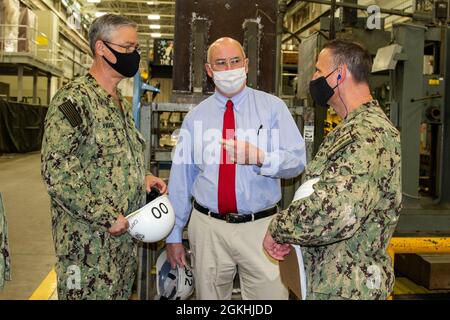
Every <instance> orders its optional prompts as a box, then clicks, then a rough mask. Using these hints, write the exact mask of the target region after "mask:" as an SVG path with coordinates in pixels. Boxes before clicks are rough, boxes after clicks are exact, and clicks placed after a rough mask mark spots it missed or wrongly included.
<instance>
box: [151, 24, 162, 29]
mask: <svg viewBox="0 0 450 320" xmlns="http://www.w3.org/2000/svg"><path fill="white" fill-rule="evenodd" d="M150 29H161V25H159V24H151V25H150Z"/></svg>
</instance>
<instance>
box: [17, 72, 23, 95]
mask: <svg viewBox="0 0 450 320" xmlns="http://www.w3.org/2000/svg"><path fill="white" fill-rule="evenodd" d="M22 98H23V65H19V67H18V72H17V102H21V101H22Z"/></svg>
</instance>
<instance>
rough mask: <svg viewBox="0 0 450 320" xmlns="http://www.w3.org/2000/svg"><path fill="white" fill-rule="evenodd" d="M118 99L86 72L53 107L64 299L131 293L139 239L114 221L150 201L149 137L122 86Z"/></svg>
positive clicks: (50, 161) (48, 170)
mask: <svg viewBox="0 0 450 320" xmlns="http://www.w3.org/2000/svg"><path fill="white" fill-rule="evenodd" d="M119 100H120V102H121V103H120V105H121V106H122V107H119V106H120V105H119V104H118V103H117V102H115V101H114V100H113V98H112V96H110V95H109V94H108V93H107V92H106V91H105V90H104V89H102V88H101V87H100V86H99V84H98V83H97V81H96V80H95V79H94V78H93V77H92V76H91V75H90V74H88V75H86V76H82V77H79V78H77V79H75V80H74V81H73V82H71V83H70V84H68V85H66V86H64V87H63V88H61V89H60V90H59V91H58V92H57V94H56V95H55V97H54V98H53V100H52V103H51V104H50V106H49V109H48V113H47V117H46V120H45V133H44V139H43V145H42V159H41V160H42V176H43V179H44V183H45V184H46V186H47V189H48V193H49V194H50V198H51V212H52V230H53V239H54V244H55V250H56V255H57V263H56V273H57V278H58V297H59V299H129V297H130V295H131V290H132V286H133V282H134V279H135V275H136V270H137V244H136V242H135V240H134V239H132V237H131V236H130V235H129V233H128V232H127V233H124V234H123V235H121V236H117V237H115V236H112V235H110V234H109V233H108V229H109V228H110V227H111V226H112V225H113V224H114V223H115V221H116V220H117V217H118V216H119V215H120V214H122V215H124V216H126V215H127V214H129V213H131V212H133V211H134V210H136V209H138V208H140V207H141V206H142V204H143V201H145V196H144V195H145V190H144V188H145V186H144V181H145V169H144V148H145V143H144V139H143V138H142V136H141V135H140V133H139V132H138V131H137V129H136V128H135V124H134V120H133V117H132V113H131V107H130V104H129V103H128V102H127V101H126V100H125V99H123V97H122V96H121V94H120V92H119Z"/></svg>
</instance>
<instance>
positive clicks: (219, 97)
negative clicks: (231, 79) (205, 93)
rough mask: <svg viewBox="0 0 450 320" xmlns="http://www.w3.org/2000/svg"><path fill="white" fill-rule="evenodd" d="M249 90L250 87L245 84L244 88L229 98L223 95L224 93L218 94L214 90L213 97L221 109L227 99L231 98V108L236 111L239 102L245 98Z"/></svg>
mask: <svg viewBox="0 0 450 320" xmlns="http://www.w3.org/2000/svg"><path fill="white" fill-rule="evenodd" d="M249 91H250V88H249V87H247V86H245V87H244V89H243V90H242V91H241V92H239V93H238V94H237V95H235V96H233V97H231V98H228V97H225V96H224V95H222V94H220V93H219V92H217V90H216V92H215V93H214V97H215V98H216V100H217V101H218V102H219V107H220V108H221V109H223V110H225V109H226V103H227V101H228V100H231V101H233V108H234V109H235V110H236V111H237V110H239V107H240V105H241V102H242V101H243V100H244V99H245V97H247V95H248V93H249Z"/></svg>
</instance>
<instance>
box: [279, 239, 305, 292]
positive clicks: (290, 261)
mask: <svg viewBox="0 0 450 320" xmlns="http://www.w3.org/2000/svg"><path fill="white" fill-rule="evenodd" d="M279 266H280V275H281V281H282V282H283V284H284V285H285V286H286V287H287V288H288V289H289V290H290V291H291V292H292V293H293V294H294V295H295V297H296V298H297V299H298V300H302V299H303V297H302V293H301V280H300V270H299V262H298V257H297V253H296V250H295V249H294V247H292V246H291V251H290V252H289V254H288V255H287V256H286V257H284V260H282V261H280V263H279Z"/></svg>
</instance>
